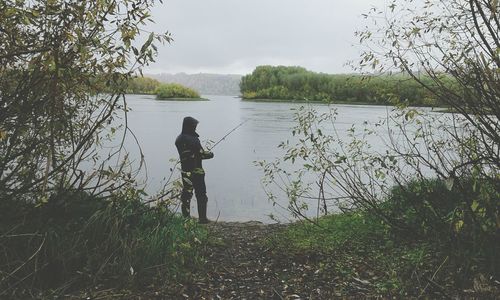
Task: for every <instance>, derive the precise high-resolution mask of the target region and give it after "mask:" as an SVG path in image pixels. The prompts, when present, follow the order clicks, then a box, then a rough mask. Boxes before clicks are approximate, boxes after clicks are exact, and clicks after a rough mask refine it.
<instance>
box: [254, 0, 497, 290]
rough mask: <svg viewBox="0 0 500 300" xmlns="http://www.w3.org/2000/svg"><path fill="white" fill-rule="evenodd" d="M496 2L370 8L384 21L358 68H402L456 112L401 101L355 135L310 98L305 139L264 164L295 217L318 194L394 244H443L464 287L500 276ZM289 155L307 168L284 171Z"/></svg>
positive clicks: (325, 205)
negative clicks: (360, 216)
mask: <svg viewBox="0 0 500 300" xmlns="http://www.w3.org/2000/svg"><path fill="white" fill-rule="evenodd" d="M498 5H499V3H498V1H475V0H471V1H459V0H457V1H441V0H433V1H424V2H421V1H420V2H419V1H413V0H401V1H399V0H395V1H391V4H390V5H389V7H388V8H387V9H385V10H378V9H373V10H372V11H371V12H370V13H369V14H368V15H367V17H368V18H370V19H371V20H373V22H374V24H375V26H376V27H375V28H376V29H375V30H373V29H372V28H367V30H366V31H363V32H359V33H358V35H359V36H360V39H361V41H362V42H363V43H365V44H366V45H367V46H368V47H367V48H368V50H367V51H366V52H365V53H364V54H363V56H362V58H361V61H360V66H359V69H361V70H365V68H370V70H373V69H375V70H376V71H377V72H378V73H387V72H404V73H405V74H406V76H408V78H411V79H412V80H413V81H414V83H418V84H419V85H420V86H421V87H422V88H423V89H424V90H425V91H426V93H430V94H431V95H432V97H434V98H435V99H437V101H438V103H443V104H445V105H448V106H450V107H451V108H452V109H453V110H454V111H457V112H458V113H457V114H439V113H433V112H429V111H426V110H420V109H413V108H407V107H404V106H398V107H396V108H395V109H394V110H393V111H391V112H388V114H387V118H386V119H382V120H380V121H379V122H377V123H374V124H369V123H368V122H365V123H364V124H363V125H357V126H356V125H353V126H352V127H351V128H349V129H348V130H347V132H346V134H347V138H345V137H344V135H343V133H339V132H338V127H337V122H336V114H337V112H336V110H331V111H330V112H328V113H324V114H318V113H317V112H316V111H315V110H314V109H312V108H311V107H308V108H307V107H302V108H301V109H300V110H299V111H298V112H297V114H296V121H297V125H296V126H295V127H294V128H293V131H292V134H293V135H294V136H295V138H294V139H292V142H290V141H286V142H283V143H282V144H281V145H280V147H281V148H283V149H284V150H285V155H284V156H283V157H282V159H280V160H278V161H275V162H261V163H260V165H261V166H262V168H263V169H264V172H265V175H266V177H265V180H266V182H267V183H268V184H279V185H280V187H281V190H283V191H285V192H286V195H287V196H288V199H289V204H288V205H287V207H288V208H289V209H290V210H291V211H292V213H293V214H294V215H295V216H298V217H301V218H308V215H307V213H306V212H307V211H306V208H307V207H308V205H310V204H311V202H313V203H317V205H318V211H320V210H321V211H323V212H324V213H325V214H326V213H327V211H331V210H332V209H341V210H343V211H350V210H352V209H354V210H361V211H366V212H370V213H371V214H373V215H375V216H377V217H378V218H379V219H380V220H381V221H383V222H384V224H386V225H387V226H389V227H390V228H391V231H393V232H395V233H398V234H397V236H395V237H394V239H395V240H396V241H397V240H399V239H401V238H405V237H406V238H414V239H425V240H428V241H435V242H436V243H438V245H439V249H440V250H441V251H443V253H444V254H445V255H446V256H447V257H449V258H450V260H451V262H452V264H451V266H452V267H453V268H455V272H456V273H457V274H459V275H458V276H457V277H459V279H460V280H461V283H460V284H462V285H463V286H464V287H465V286H470V285H471V284H472V282H473V281H475V278H476V277H477V276H479V277H481V276H490V278H498V276H500V274H498V270H499V269H500V266H499V265H498V260H497V259H496V258H495V254H494V253H496V251H498V240H499V238H500V237H499V230H498V229H499V226H500V224H499V223H498V220H500V211H499V205H498V200H499V199H500V197H499V195H500V182H499V179H500V177H499V167H500V164H499V162H500V159H499V154H500V151H499V147H500V139H499V132H500V128H499V126H500V123H499V122H498V120H499V117H500V114H499V111H498V108H499V107H500V106H499V105H498V104H499V102H498V99H500V93H499V92H500V90H499V89H498V87H499V85H498V81H499V78H498V76H499V73H498V72H497V70H498V67H499V59H498V54H499V53H498V45H499V36H498V34H499V31H498V30H497V29H498V24H499V19H498V14H497V11H498ZM380 22H382V24H381V23H380ZM359 126H361V128H359ZM374 142H379V143H380V142H382V143H383V145H384V146H383V147H375V146H374V145H373V144H374ZM290 163H292V164H295V165H298V166H299V168H300V169H299V170H298V171H295V172H290V171H284V170H287V169H288V168H289V167H288V165H289V164H290ZM315 186H316V187H317V188H314V187H315ZM315 195H316V196H315ZM318 195H319V196H318ZM272 196H273V198H272V199H278V197H277V196H275V195H272ZM438 271H439V268H438V269H437V270H436V272H438ZM483 274H486V275H483Z"/></svg>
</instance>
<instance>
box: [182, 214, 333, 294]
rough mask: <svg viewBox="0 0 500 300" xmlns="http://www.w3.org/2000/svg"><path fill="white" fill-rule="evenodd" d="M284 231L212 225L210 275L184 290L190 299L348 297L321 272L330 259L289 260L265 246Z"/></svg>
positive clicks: (252, 225)
mask: <svg viewBox="0 0 500 300" xmlns="http://www.w3.org/2000/svg"><path fill="white" fill-rule="evenodd" d="M284 227H285V225H263V224H261V223H259V222H247V223H225V222H219V223H216V224H211V225H208V228H209V232H210V234H211V237H210V238H211V239H212V243H211V245H210V246H207V248H206V251H207V252H206V257H207V264H206V266H205V270H206V274H205V275H204V276H200V278H198V279H196V280H195V281H193V282H192V283H191V284H189V285H186V286H184V288H183V291H182V293H181V298H185V299H331V298H335V297H341V296H343V295H342V294H341V293H340V292H339V291H338V290H337V285H336V283H335V278H334V277H332V276H331V275H328V274H325V273H324V272H321V261H323V260H324V259H325V257H319V256H313V255H293V256H290V255H289V254H288V255H285V254H283V253H278V251H276V249H273V247H272V245H271V246H270V245H269V243H263V241H264V240H265V239H266V238H267V237H269V236H270V235H272V234H274V233H276V232H278V231H279V230H282V229H283V228H284Z"/></svg>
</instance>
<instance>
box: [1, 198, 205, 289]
mask: <svg viewBox="0 0 500 300" xmlns="http://www.w3.org/2000/svg"><path fill="white" fill-rule="evenodd" d="M0 203H5V204H6V205H5V207H1V208H2V210H1V211H0V232H1V233H2V234H1V235H0V244H1V245H2V246H1V247H0V253H1V255H0V266H1V269H2V270H3V273H4V275H5V274H9V275H8V276H4V275H2V277H0V297H4V296H9V295H10V296H13V295H16V293H17V295H18V294H19V293H20V292H22V291H23V290H24V291H30V290H33V289H42V290H48V289H56V288H57V289H59V290H60V291H68V290H74V289H81V288H85V287H88V286H90V285H93V284H95V282H99V284H102V285H111V284H112V286H114V287H116V286H117V285H123V284H126V285H127V287H130V285H131V284H132V285H135V286H137V287H141V286H144V285H145V283H147V284H148V285H149V284H150V283H151V281H153V280H154V279H158V280H165V279H169V278H178V277H183V276H186V275H187V274H189V270H194V269H196V267H197V266H198V265H199V264H200V263H201V260H200V256H199V254H198V248H199V245H201V241H203V240H204V238H205V232H204V231H203V230H202V229H200V228H199V227H198V226H197V224H196V223H195V222H193V221H189V220H185V219H183V218H181V217H179V216H177V215H174V214H173V213H172V212H171V211H170V210H169V209H168V208H167V207H165V206H162V205H160V206H157V207H148V206H146V205H144V204H142V202H141V201H140V199H139V198H126V197H122V198H120V199H119V198H117V197H115V198H113V199H111V200H104V199H101V198H96V197H93V196H89V195H87V194H85V193H81V192H78V193H71V192H64V193H60V194H58V195H55V196H53V197H51V198H50V199H49V202H48V203H47V204H46V205H43V206H41V207H35V206H33V205H31V204H29V203H23V204H21V203H22V202H20V201H12V203H7V201H2V202H0ZM3 208H9V209H7V210H3Z"/></svg>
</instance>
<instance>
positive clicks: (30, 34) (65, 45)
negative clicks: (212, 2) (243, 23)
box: [0, 0, 203, 298]
mask: <svg viewBox="0 0 500 300" xmlns="http://www.w3.org/2000/svg"><path fill="white" fill-rule="evenodd" d="M154 4H155V1H153V0H109V1H108V0H104V1H76V0H70V1H59V0H51V1H38V0H34V1H17V0H16V1H10V0H7V1H1V2H0V41H1V47H0V107H1V108H2V109H1V110H0V239H1V242H0V245H1V246H0V253H1V254H0V256H1V258H0V287H1V288H0V297H4V296H5V297H8V296H9V295H13V294H16V295H20V294H22V293H23V292H24V291H26V293H27V294H25V295H24V296H23V295H21V296H22V298H26V297H30V298H32V297H38V296H39V293H42V294H43V293H44V292H46V291H47V290H46V289H48V288H50V289H56V291H55V294H59V293H58V292H60V291H64V290H67V289H72V288H77V287H80V286H85V287H89V286H91V285H96V284H97V283H103V282H107V281H110V280H113V279H116V280H119V281H120V280H122V281H121V284H126V283H127V281H128V280H129V279H130V282H131V283H132V282H138V283H140V281H141V280H143V279H144V280H147V278H148V276H149V279H151V277H153V276H155V275H157V276H159V277H161V278H163V279H165V278H169V277H170V276H178V275H179V274H182V273H183V270H185V267H187V266H191V265H192V264H196V255H195V253H196V243H197V242H196V240H201V239H202V238H203V233H201V232H200V231H198V230H197V228H196V226H193V224H192V223H191V222H185V221H184V220H181V219H179V218H177V217H175V216H173V215H172V213H171V212H170V211H169V210H168V209H167V208H166V207H165V206H158V207H156V208H149V207H148V206H147V205H146V204H141V198H142V197H143V196H144V195H145V193H144V191H143V190H142V189H140V188H139V185H138V183H137V182H136V181H135V178H134V177H135V175H136V174H137V172H138V170H137V168H139V169H140V167H141V165H140V166H138V167H137V166H133V165H132V162H131V161H130V160H129V159H128V155H127V153H125V151H124V149H123V147H122V146H123V145H120V146H119V147H117V148H111V149H110V147H109V142H110V141H114V140H115V139H116V136H115V133H116V132H117V129H118V127H117V126H116V125H114V124H116V122H114V119H115V118H118V117H122V116H125V117H126V113H127V108H126V102H125V98H124V97H123V94H124V93H125V92H126V86H127V84H128V83H129V82H130V80H132V79H131V78H132V77H133V76H135V74H137V73H141V68H142V67H143V66H145V65H147V64H149V63H150V62H152V61H153V59H154V55H155V53H156V45H155V44H157V43H158V42H159V43H163V42H170V41H171V38H170V35H169V34H168V33H165V34H160V35H158V34H155V33H148V36H147V37H146V39H145V41H144V43H142V44H138V43H137V42H136V41H135V39H136V38H137V37H138V36H139V34H140V33H141V32H143V26H145V25H146V24H147V23H148V22H151V21H152V19H151V8H152V7H153V5H154ZM139 81H141V80H139ZM145 81H147V80H145ZM142 83H144V82H142ZM124 126H125V128H123V130H121V131H120V132H123V134H126V133H128V132H129V129H128V128H126V122H125V125H124ZM124 139H125V137H124V136H122V137H121V141H123V140H124ZM119 140H120V139H119ZM141 154H142V153H141ZM141 158H142V157H141ZM167 184H170V183H167ZM167 184H166V187H165V188H166V189H168V191H167V192H166V193H164V194H162V195H159V196H158V197H153V199H152V200H151V199H149V200H148V201H149V202H153V201H156V202H159V201H160V200H171V199H172V198H175V194H176V187H175V186H173V187H171V186H167ZM160 202H161V201H160ZM168 203H171V202H168ZM184 254H185V255H186V256H184ZM138 275H141V276H138ZM142 275H146V276H144V277H142ZM35 293H36V294H35Z"/></svg>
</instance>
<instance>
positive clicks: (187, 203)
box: [181, 172, 208, 220]
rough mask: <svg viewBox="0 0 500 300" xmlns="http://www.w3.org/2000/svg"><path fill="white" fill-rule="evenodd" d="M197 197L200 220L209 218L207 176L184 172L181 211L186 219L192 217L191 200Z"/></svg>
mask: <svg viewBox="0 0 500 300" xmlns="http://www.w3.org/2000/svg"><path fill="white" fill-rule="evenodd" d="M193 190H194V194H195V195H196V202H197V204H198V215H199V218H200V220H204V219H206V218H207V201H208V197H207V187H206V185H205V174H204V173H201V174H200V173H195V172H182V194H181V201H182V205H181V209H182V215H183V216H184V217H189V216H190V208H191V198H192V197H193Z"/></svg>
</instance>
